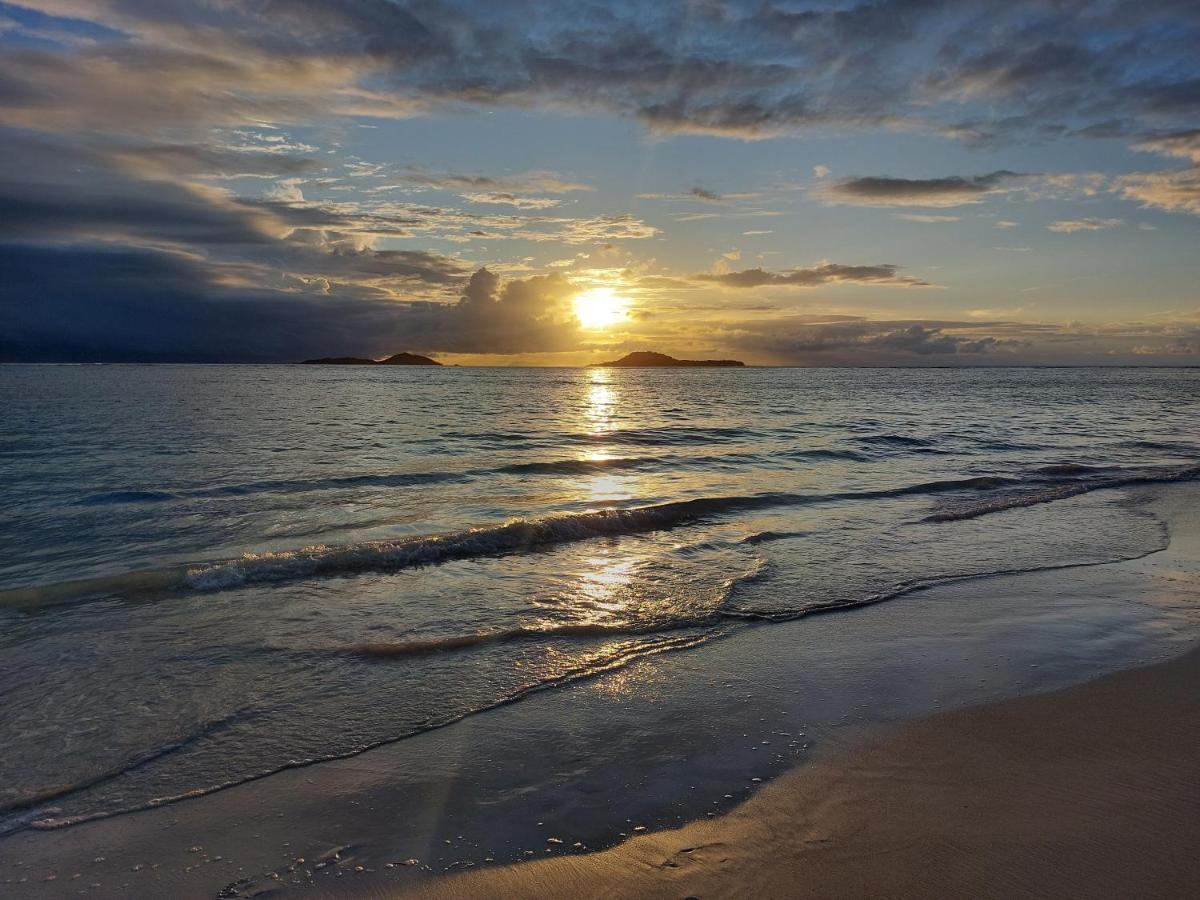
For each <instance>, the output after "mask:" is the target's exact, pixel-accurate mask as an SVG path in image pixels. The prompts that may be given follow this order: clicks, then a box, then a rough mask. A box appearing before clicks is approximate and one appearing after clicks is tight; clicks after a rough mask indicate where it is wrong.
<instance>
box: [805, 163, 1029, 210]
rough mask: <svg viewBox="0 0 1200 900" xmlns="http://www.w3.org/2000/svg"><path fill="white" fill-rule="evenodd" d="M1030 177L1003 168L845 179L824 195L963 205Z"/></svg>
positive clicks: (874, 202) (861, 202)
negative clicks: (986, 171) (970, 173)
mask: <svg viewBox="0 0 1200 900" xmlns="http://www.w3.org/2000/svg"><path fill="white" fill-rule="evenodd" d="M1028 177H1029V176H1027V175H1022V174H1020V173H1018V172H1009V171H1007V170H1003V169H1002V170H999V171H996V172H991V173H989V174H987V175H975V176H972V177H961V176H957V175H952V176H948V177H945V178H891V177H888V176H869V177H865V178H844V179H842V180H841V181H837V182H835V183H833V184H831V185H828V186H826V187H824V188H823V189H822V190H821V196H822V198H823V199H824V200H825V202H827V203H843V204H849V205H852V206H928V207H947V206H963V205H964V204H967V203H978V202H979V201H980V200H982V199H983V198H984V197H985V196H987V195H989V194H998V193H1003V192H1005V191H1007V190H1009V187H1008V185H1009V184H1011V182H1013V181H1018V180H1020V179H1023V178H1028Z"/></svg>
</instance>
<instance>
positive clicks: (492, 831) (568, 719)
mask: <svg viewBox="0 0 1200 900" xmlns="http://www.w3.org/2000/svg"><path fill="white" fill-rule="evenodd" d="M1136 496H1137V497H1139V498H1140V499H1139V500H1138V501H1137V502H1138V503H1139V504H1142V503H1148V504H1149V508H1150V509H1152V510H1153V511H1154V512H1155V514H1156V515H1157V516H1158V517H1159V518H1160V519H1161V520H1163V521H1164V522H1166V523H1168V524H1169V531H1170V543H1169V545H1168V547H1167V548H1166V549H1165V550H1161V551H1157V552H1155V553H1152V554H1151V555H1150V556H1147V557H1141V558H1138V559H1129V560H1124V561H1118V562H1112V563H1103V564H1099V565H1095V566H1089V567H1087V568H1076V569H1064V570H1042V571H1033V572H1027V573H1020V574H1014V575H998V576H992V577H989V578H986V579H979V580H971V581H968V582H965V583H958V584H955V583H950V584H944V585H939V586H934V587H930V588H926V589H923V590H921V591H918V592H915V593H913V594H910V595H908V596H906V597H905V598H903V599H901V600H897V601H894V602H892V603H885V604H879V605H876V606H869V607H863V608H861V609H858V610H853V611H847V612H845V613H842V614H840V615H837V616H818V617H814V618H811V619H804V620H798V621H796V622H794V623H784V624H779V625H771V626H764V627H761V628H754V629H748V630H746V631H744V632H741V633H739V634H738V635H736V636H729V637H726V638H723V639H722V640H720V641H714V642H712V643H710V644H707V645H705V646H704V647H701V648H698V649H695V650H691V651H688V652H687V653H683V654H667V655H665V656H663V657H659V658H647V659H645V660H642V661H639V662H637V663H635V664H633V665H631V666H629V667H627V668H625V669H622V670H620V671H617V672H614V673H611V674H609V675H606V676H602V677H600V678H597V679H594V680H591V681H589V682H584V683H579V684H577V685H574V686H572V687H570V688H566V689H563V690H560V691H554V692H545V693H542V694H540V695H538V696H535V697H530V698H528V699H526V700H524V701H522V702H520V703H516V704H511V705H508V706H506V707H501V708H498V709H496V710H493V711H490V712H486V713H481V714H479V715H476V716H472V717H469V718H468V719H465V720H463V721H461V722H459V723H457V724H455V725H453V726H451V727H448V728H444V729H438V730H435V731H431V732H426V733H424V734H422V735H419V736H417V737H415V738H410V739H407V740H403V741H399V742H396V743H393V744H389V745H385V746H382V747H379V748H376V749H374V750H370V751H367V752H365V753H362V754H359V755H356V756H354V757H350V758H347V759H343V760H338V761H332V762H325V763H320V764H316V765H313V766H308V767H305V768H300V769H293V770H286V771H283V772H280V773H277V774H275V775H272V776H270V777H268V778H264V779H261V780H258V781H252V782H247V783H244V784H241V785H238V786H235V787H230V788H228V789H225V790H221V791H218V792H215V793H212V794H208V795H205V796H202V797H198V798H195V799H190V800H186V801H184V802H182V803H176V804H170V805H165V806H162V807H158V808H153V809H148V810H143V811H139V812H134V813H129V814H123V815H118V816H114V817H111V818H104V819H98V820H94V821H91V822H85V823H82V824H79V825H75V826H71V827H69V828H65V829H60V830H54V831H24V832H19V833H15V834H12V835H9V836H7V837H5V838H0V884H3V885H4V886H5V890H6V891H12V893H13V896H17V897H25V896H29V897H58V896H68V895H70V896H74V895H76V894H77V893H80V892H81V891H82V892H83V893H85V894H86V895H87V896H93V897H97V896H99V897H106V896H113V897H117V896H129V895H130V894H131V893H133V894H137V893H142V894H163V895H165V894H169V895H172V896H179V897H212V896H215V895H217V894H218V893H221V895H222V896H226V897H251V896H255V895H256V894H258V893H259V892H261V891H262V890H264V889H266V890H272V889H279V888H283V889H285V890H286V889H288V888H292V887H293V886H294V887H295V888H297V889H299V890H301V891H312V890H314V889H316V890H319V891H320V892H321V893H323V894H326V895H341V896H358V895H363V894H370V895H379V894H380V893H383V894H388V893H391V892H403V891H408V892H409V893H411V894H412V895H420V896H430V895H432V896H443V895H444V896H459V894H455V893H449V894H443V893H442V892H446V891H472V890H477V888H475V887H472V885H476V884H480V885H483V884H485V883H486V884H487V885H489V886H488V887H480V888H478V890H479V891H482V892H483V893H490V894H491V895H493V896H497V895H498V896H504V895H505V894H504V891H506V890H511V891H514V892H515V893H513V894H509V895H510V896H517V895H520V896H525V895H531V894H532V895H534V896H536V893H533V892H534V891H535V890H536V886H530V885H527V884H525V883H524V882H525V881H528V879H530V878H535V879H539V880H542V879H549V881H547V882H546V883H551V882H553V883H555V884H556V885H557V888H556V891H557V892H558V893H559V894H560V895H561V893H562V892H565V891H567V890H570V891H571V892H575V893H581V894H582V896H589V895H588V894H587V893H586V890H585V888H586V885H585V886H579V885H575V884H567V883H560V882H558V881H555V879H558V878H560V877H564V876H561V875H560V874H556V873H558V871H559V869H558V868H555V867H562V869H563V871H565V872H567V873H570V872H573V871H576V870H577V867H579V866H582V867H584V869H585V870H586V871H587V873H588V874H587V876H586V877H587V879H588V883H589V884H590V883H592V881H591V880H592V879H600V880H599V881H596V882H595V884H596V885H606V886H607V887H606V888H605V890H606V896H622V894H621V893H619V891H620V890H621V889H622V887H621V885H622V882H621V881H620V878H619V875H620V872H621V871H622V867H628V866H629V865H634V866H635V870H636V871H638V872H643V874H644V873H650V875H653V876H654V877H658V876H657V875H655V873H654V872H653V871H652V868H653V867H649V868H648V867H647V864H646V863H645V862H644V861H640V862H639V861H638V860H639V857H637V856H636V855H635V856H630V854H637V853H641V852H642V850H641V849H640V848H644V847H647V846H650V847H658V843H657V842H659V841H669V840H672V839H673V838H672V837H671V836H675V835H682V834H684V833H690V832H688V829H695V828H701V829H703V828H705V827H709V826H710V825H712V824H714V823H724V825H728V823H730V822H741V818H739V817H744V816H749V817H750V818H751V819H752V820H754V821H757V822H758V823H759V824H758V825H755V824H754V822H749V823H745V824H743V825H739V828H742V829H743V830H744V831H745V833H746V834H749V835H752V836H754V837H753V844H754V846H758V847H760V848H761V847H766V846H768V844H769V840H768V838H769V835H767V836H764V835H763V834H762V832H761V830H759V831H756V830H755V829H756V828H759V829H761V823H762V822H769V821H771V820H770V817H766V818H764V817H763V816H762V815H760V814H759V813H758V812H755V810H758V806H757V804H759V803H761V802H766V798H769V797H772V796H775V795H776V793H777V792H779V791H785V792H786V791H787V790H788V788H786V787H785V786H786V785H788V784H790V783H791V782H792V779H794V778H799V777H804V776H806V775H808V774H809V773H811V772H813V771H826V769H825V767H828V766H835V767H836V766H838V765H840V764H841V761H844V760H846V759H850V758H854V754H858V753H860V752H862V748H864V747H874V746H876V744H877V742H878V741H883V742H885V743H886V742H887V741H890V740H892V738H891V736H892V735H894V734H895V733H896V730H897V728H899V729H904V728H907V727H910V726H909V725H906V724H900V725H897V723H907V722H912V723H913V726H911V727H920V726H921V723H923V722H927V721H936V722H941V721H942V715H941V711H942V710H947V709H963V708H967V709H966V712H967V713H970V712H971V710H972V709H991V708H993V707H992V704H995V702H996V701H997V700H999V701H1000V706H1004V705H1005V704H1006V703H1008V702H1010V700H1011V698H1013V697H1016V698H1018V699H1017V700H1016V701H1015V702H1022V701H1023V700H1025V699H1029V700H1038V699H1040V698H1041V697H1043V696H1055V695H1053V694H1045V693H1043V692H1047V691H1057V690H1060V689H1062V688H1063V687H1065V686H1069V685H1079V684H1080V683H1083V684H1084V687H1088V686H1090V685H1091V684H1094V683H1098V682H1094V681H1091V680H1090V679H1095V678H1096V677H1098V676H1104V675H1107V674H1108V673H1112V672H1114V671H1117V672H1118V674H1117V675H1116V676H1114V677H1116V678H1121V677H1122V676H1123V675H1124V674H1131V673H1132V672H1136V671H1138V667H1143V666H1146V665H1147V664H1149V663H1151V662H1154V661H1156V660H1161V659H1164V658H1173V657H1178V656H1179V655H1180V654H1181V652H1182V650H1183V648H1184V646H1186V642H1190V641H1194V640H1195V636H1196V634H1197V628H1196V623H1197V620H1198V618H1200V603H1198V602H1197V601H1198V600H1200V577H1197V575H1198V573H1200V520H1198V518H1197V516H1196V515H1195V513H1194V511H1193V510H1194V509H1195V508H1196V507H1195V506H1194V503H1195V502H1196V500H1197V498H1198V497H1200V486H1197V485H1190V484H1179V485H1171V486H1170V487H1168V488H1157V489H1150V488H1147V489H1144V490H1142V491H1141V492H1139V493H1138V494H1137V495H1136ZM1062 502H1072V501H1069V500H1067V501H1062ZM1185 593H1190V594H1191V595H1192V598H1193V599H1192V600H1191V602H1190V603H1188V602H1186V601H1184V600H1183V597H1184V595H1185ZM1194 657H1195V654H1194V653H1193V654H1192V655H1191V657H1189V658H1194ZM1102 680H1103V679H1102ZM1192 683H1195V672H1194V671H1193V672H1192ZM1074 689H1075V688H1068V690H1074ZM983 704H988V705H983ZM958 714H959V713H950V715H958ZM930 716H934V717H935V718H933V719H930V718H929V717H930ZM939 727H940V726H939ZM1140 727H1142V726H1140V725H1139V726H1136V727H1135V730H1136V728H1140ZM933 730H934V731H935V732H936V731H937V730H938V729H937V728H934V729H933ZM1154 733H1157V732H1156V730H1155V729H1154V728H1152V727H1150V728H1147V730H1146V734H1154ZM739 734H740V736H741V739H739V737H738V736H739ZM797 734H798V735H799V737H791V738H782V739H781V738H780V736H782V735H797ZM881 735H882V737H881ZM801 742H803V743H801ZM768 744H769V745H770V746H767V745H768ZM597 748H599V751H597ZM1126 762H1128V761H1127V760H1126ZM1121 771H1123V770H1121ZM760 782H765V783H763V784H761V785H760ZM760 786H761V790H760V789H759V788H760ZM747 800H749V802H748V803H745V801H747ZM747 811H750V812H747ZM709 816H711V817H712V818H711V821H709V820H708V817H709ZM718 816H719V818H718ZM689 822H691V823H692V824H690V825H689V824H686V823H689ZM543 825H544V827H543ZM635 825H644V826H645V827H646V828H647V829H649V832H650V833H649V834H648V835H641V834H640V833H638V832H635V831H634V826H635ZM680 826H683V831H679V830H677V829H679V827H680ZM789 827H790V826H788V824H787V822H786V821H784V820H781V821H780V822H779V823H778V825H777V830H778V831H779V832H780V833H784V832H786V831H787V830H788V828H789ZM739 833H740V832H739ZM629 834H634V838H633V839H632V840H628V839H627V838H628V835H629ZM551 836H556V837H561V839H562V840H563V841H564V844H563V845H549V844H548V843H547V842H546V838H547V837H551ZM1193 838H1194V835H1193ZM576 842H578V843H579V844H580V846H579V847H576V846H575V844H576ZM663 846H666V845H663ZM682 846H687V845H681V847H680V848H677V849H682ZM635 848H637V849H635ZM584 851H587V852H584ZM784 852H785V851H780V850H777V851H776V854H775V855H780V854H782V853H784ZM543 855H549V857H550V858H547V859H544V860H542V861H540V862H530V863H521V862H520V860H523V859H532V858H535V857H541V856H543ZM687 856H688V860H687V863H688V865H687V866H684V865H683V864H682V863H679V864H678V865H679V871H682V870H685V869H686V870H687V871H688V872H690V873H693V874H694V875H696V877H702V876H703V877H715V876H714V875H713V873H712V872H711V871H710V869H711V867H705V866H699V863H700V862H703V861H704V860H705V857H704V856H703V855H698V854H697V853H695V852H694V853H692V854H687ZM766 857H767V858H766V859H765V860H764V861H763V862H761V863H760V862H757V861H755V862H753V867H755V868H758V867H760V866H761V867H763V868H764V870H765V869H766V868H767V867H768V863H770V862H777V860H773V859H772V858H771V855H770V854H766ZM746 858H747V859H750V860H754V859H756V858H755V857H753V856H748V857H746ZM409 859H417V860H419V862H418V864H416V865H412V866H407V865H405V862H406V861H407V860H409ZM631 860H632V861H633V862H630V861H631ZM589 861H596V862H589ZM512 863H517V865H515V866H512V865H510V864H512ZM547 865H549V866H550V867H551V869H552V871H551V872H550V873H547V874H542V873H544V872H545V871H546V869H545V867H546V866H547ZM596 865H599V866H602V867H606V868H604V871H600V870H593V869H592V868H591V867H592V866H596ZM806 865H807V863H806ZM614 866H615V867H616V868H615V869H613V868H612V867H614ZM471 868H475V870H476V871H475V873H473V875H472V876H471V877H470V878H468V879H466V880H465V881H464V880H459V878H458V876H457V875H455V874H454V873H456V872H460V871H463V870H464V869H471ZM668 869H669V872H670V873H676V874H678V871H677V870H676V869H673V868H670V867H668ZM610 870H611V871H610ZM613 873H616V874H613ZM716 875H717V876H719V875H720V870H718V871H717V872H716ZM569 877H574V876H569ZM689 877H690V876H689ZM764 877H766V876H765V875H764ZM787 878H793V876H787ZM22 879H24V880H22ZM488 879H498V881H495V882H493V881H490V880H488ZM514 879H515V880H514ZM539 883H540V881H539ZM654 883H655V884H657V882H654ZM785 883H787V882H785ZM664 884H665V885H666V886H665V887H664V888H663V890H664V891H666V892H667V894H669V895H671V896H677V897H682V896H685V895H686V894H680V893H678V892H677V891H676V888H675V887H674V886H673V885H674V882H670V881H668V882H664ZM706 885H707V883H706ZM735 888H736V885H735V886H734V887H731V888H729V890H730V891H732V892H734V893H736V890H735ZM789 889H790V888H789ZM704 890H705V891H707V893H701V894H699V896H705V897H707V896H712V895H713V893H712V892H713V891H714V890H716V891H717V894H716V895H718V896H720V890H721V887H720V884H719V883H718V882H714V883H713V885H708V886H706V887H705V888H704ZM768 890H769V888H768V886H766V885H765V884H764V886H763V887H762V891H763V892H767V891H768ZM830 890H833V887H831V888H830ZM847 890H848V891H849V893H850V894H851V895H853V894H858V893H860V892H859V891H855V890H850V888H847ZM864 890H865V889H864ZM777 892H778V891H777ZM868 893H869V892H868ZM1006 893H1007V892H1006ZM1068 893H1070V892H1068ZM636 894H637V895H638V896H653V894H649V893H648V892H647V886H646V885H639V886H638V887H637V890H636ZM827 895H828V894H827ZM833 895H835V896H836V891H834V893H833ZM1072 895H1080V894H1078V893H1073V894H1072ZM461 896H473V894H470V893H466V894H461Z"/></svg>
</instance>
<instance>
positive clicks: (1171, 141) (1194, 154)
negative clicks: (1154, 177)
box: [1133, 128, 1200, 166]
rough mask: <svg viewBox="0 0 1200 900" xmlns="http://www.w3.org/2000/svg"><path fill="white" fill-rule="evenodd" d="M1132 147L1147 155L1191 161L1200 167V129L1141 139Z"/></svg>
mask: <svg viewBox="0 0 1200 900" xmlns="http://www.w3.org/2000/svg"><path fill="white" fill-rule="evenodd" d="M1133 147H1134V149H1135V150H1144V151H1146V152H1147V153H1158V154H1160V155H1162V156H1175V157H1179V158H1181V159H1187V160H1191V161H1192V163H1194V164H1196V165H1198V166H1200V128H1193V129H1191V130H1190V131H1178V132H1175V133H1173V134H1159V135H1154V136H1149V137H1143V138H1142V139H1141V140H1139V141H1137V142H1135V143H1134V145H1133Z"/></svg>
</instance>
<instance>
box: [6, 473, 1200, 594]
mask: <svg viewBox="0 0 1200 900" xmlns="http://www.w3.org/2000/svg"><path fill="white" fill-rule="evenodd" d="M1198 474H1200V466H1188V467H1184V468H1182V469H1180V468H1175V469H1167V470H1162V469H1159V470H1152V471H1146V470H1143V471H1141V472H1138V473H1130V474H1125V475H1118V476H1115V477H1113V476H1110V477H1098V476H1085V477H1084V478H1083V480H1080V479H1071V480H1068V481H1065V482H1064V481H1062V480H1061V479H1060V478H1059V477H1058V476H1054V475H1049V474H1045V473H1043V474H1038V473H1037V472H1034V473H1031V474H1029V475H1027V476H1025V477H1012V476H999V475H980V476H972V477H967V478H954V479H942V480H936V481H928V482H922V483H919V484H911V485H900V486H897V487H889V488H880V489H875V490H860V491H841V492H834V493H825V494H822V493H817V492H812V493H804V494H797V493H787V492H769V493H763V494H750V495H741V496H737V495H735V496H718V497H697V498H693V499H690V500H676V501H668V502H665V503H659V504H655V505H649V506H636V507H625V508H608V509H601V510H593V511H590V512H582V513H565V514H560V515H554V516H547V517H545V518H540V519H512V520H509V521H507V522H504V523H501V524H497V525H489V526H483V527H477V528H470V529H466V530H463V531H456V532H449V533H445V534H433V535H419V536H414V537H405V538H396V539H388V540H378V541H368V542H364V543H359V544H351V545H347V546H341V547H337V546H328V545H325V544H318V545H313V546H308V547H303V548H301V549H298V550H287V551H278V552H264V553H247V554H245V555H244V556H242V557H240V558H237V559H231V560H224V561H219V562H214V563H207V564H199V565H194V566H191V567H187V568H184V567H179V568H171V569H163V570H149V571H141V572H132V573H127V574H122V575H116V576H108V577H100V578H93V579H86V580H82V581H73V582H60V583H56V584H49V585H44V586H35V587H29V588H18V589H15V590H8V591H0V606H32V605H46V604H52V603H61V602H68V601H72V600H77V599H87V598H89V597H95V596H111V595H113V594H117V595H121V596H126V595H130V594H144V593H152V592H163V591H169V590H176V589H185V590H195V591H220V590H225V589H229V588H236V587H239V586H241V585H245V584H261V583H272V582H284V581H293V580H298V579H304V578H311V577H317V576H332V575H353V574H360V573H365V572H372V571H374V572H389V571H397V570H402V569H407V568H413V567H417V566H425V565H434V564H438V563H443V562H449V561H453V560H460V559H472V558H477V557H483V556H496V555H503V554H508V553H519V552H526V551H531V550H537V549H542V548H547V547H550V546H553V545H557V544H563V543H570V542H575V541H584V540H590V539H594V538H600V537H620V536H624V535H633V534H640V533H645V532H652V531H661V530H665V529H670V528H674V527H677V526H680V525H684V524H689V523H694V522H697V521H699V520H702V519H704V518H707V517H711V516H717V515H722V514H727V513H732V512H740V511H749V510H756V509H767V508H771V507H779V506H799V505H810V504H820V503H831V502H842V501H851V502H853V501H865V500H880V499H895V498H901V497H908V496H922V495H926V496H932V495H939V494H945V493H956V492H965V491H975V492H1000V493H998V494H996V495H993V496H989V497H988V498H987V499H985V500H982V501H978V502H974V503H965V504H958V505H955V506H954V507H952V508H950V509H946V510H940V511H938V512H935V513H933V514H931V515H928V516H926V517H925V518H923V519H921V520H920V521H923V522H927V523H941V522H951V521H958V520H963V519H972V518H976V517H978V516H983V515H987V514H989V513H994V512H1001V511H1003V510H1007V509H1013V508H1017V507H1022V506H1032V505H1035V504H1039V503H1048V502H1052V501H1054V500H1060V499H1065V498H1067V497H1073V496H1076V495H1078V494H1082V493H1086V492H1089V491H1095V490H1102V489H1104V488H1112V487H1121V486H1125V485H1134V484H1144V483H1145V484H1148V483H1156V482H1171V481H1179V480H1187V479H1192V478H1195V477H1197V476H1198ZM1047 482H1049V486H1045V487H1039V485H1045V484H1046V483H1047ZM1007 488H1013V489H1015V490H1008V491H1003V489H1007Z"/></svg>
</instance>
